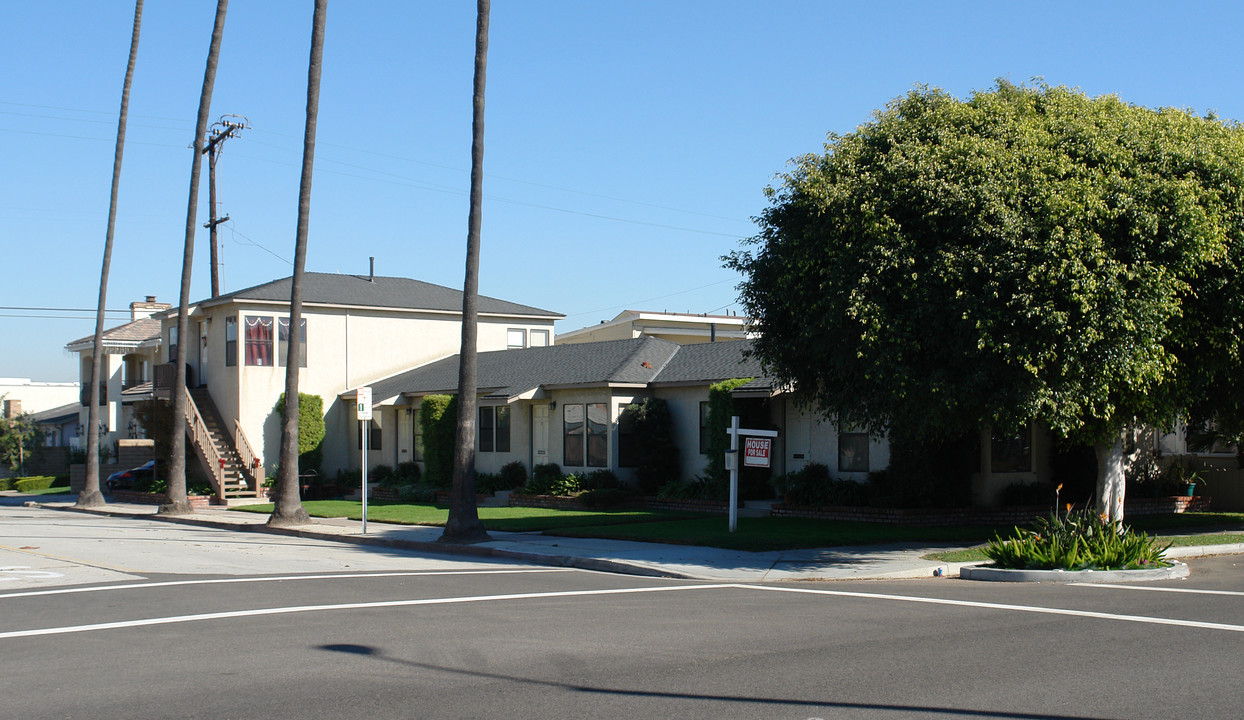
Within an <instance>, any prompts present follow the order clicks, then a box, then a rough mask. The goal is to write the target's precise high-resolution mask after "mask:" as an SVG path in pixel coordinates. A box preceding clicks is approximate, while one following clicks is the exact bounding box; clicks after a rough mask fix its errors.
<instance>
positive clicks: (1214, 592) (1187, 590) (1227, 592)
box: [1067, 583, 1244, 597]
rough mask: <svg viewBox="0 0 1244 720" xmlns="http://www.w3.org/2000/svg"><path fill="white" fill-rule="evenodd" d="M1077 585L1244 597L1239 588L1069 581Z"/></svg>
mask: <svg viewBox="0 0 1244 720" xmlns="http://www.w3.org/2000/svg"><path fill="white" fill-rule="evenodd" d="M1067 584H1068V585H1075V586H1076V587H1089V588H1108V589H1111V590H1146V591H1148V592H1171V593H1189V594H1192V595H1230V596H1233V597H1244V592H1241V591H1239V590H1198V589H1196V588H1175V587H1145V586H1143V585H1112V584H1110V583H1067Z"/></svg>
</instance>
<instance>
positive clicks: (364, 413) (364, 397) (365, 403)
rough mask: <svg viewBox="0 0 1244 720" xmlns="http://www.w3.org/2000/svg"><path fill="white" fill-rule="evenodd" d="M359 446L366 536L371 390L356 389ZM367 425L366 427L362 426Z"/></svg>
mask: <svg viewBox="0 0 1244 720" xmlns="http://www.w3.org/2000/svg"><path fill="white" fill-rule="evenodd" d="M357 400H358V419H359V438H360V441H359V444H360V445H362V446H363V448H362V450H363V455H362V459H363V473H362V474H363V488H362V492H363V534H364V535H366V534H367V446H368V445H370V444H371V388H370V387H361V388H359V389H358V398H357ZM363 423H367V425H363Z"/></svg>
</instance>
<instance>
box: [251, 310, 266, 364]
mask: <svg viewBox="0 0 1244 720" xmlns="http://www.w3.org/2000/svg"><path fill="white" fill-rule="evenodd" d="M245 320H246V364H247V365H268V366H271V365H272V318H270V317H257V316H254V315H247V316H246V318H245Z"/></svg>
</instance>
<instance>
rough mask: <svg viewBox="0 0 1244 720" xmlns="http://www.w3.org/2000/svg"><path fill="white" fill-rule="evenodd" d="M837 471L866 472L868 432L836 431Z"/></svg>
mask: <svg viewBox="0 0 1244 720" xmlns="http://www.w3.org/2000/svg"><path fill="white" fill-rule="evenodd" d="M838 472H868V433H862V432H840V433H838Z"/></svg>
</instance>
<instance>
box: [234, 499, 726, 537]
mask: <svg viewBox="0 0 1244 720" xmlns="http://www.w3.org/2000/svg"><path fill="white" fill-rule="evenodd" d="M302 506H303V508H305V509H306V511H307V514H308V515H310V516H312V517H343V518H350V519H351V520H361V519H362V517H363V506H362V503H359V502H355V501H352V500H307V501H304V502H303V503H302ZM231 509H233V510H240V511H242V512H257V513H270V512H272V504H271V503H268V504H264V505H242V506H239V507H235V508H231ZM479 517H480V520H482V521H483V523H484V527H486V528H487V529H489V530H497V531H500V532H543V531H546V530H553V529H557V528H566V527H579V526H584V525H586V526H594V527H601V526H606V525H615V524H619V523H649V522H656V521H669V520H677V519H679V518H693V517H702V516H701V515H699V514H697V513H686V512H673V511H669V510H553V509H549V508H528V507H483V508H480V509H479ZM448 518H449V510H448V509H446V508H441V507H436V506H435V505H412V504H406V503H386V502H369V503H367V519H368V520H371V521H375V522H385V523H396V524H399V525H444V524H445V521H446V520H447V519H448Z"/></svg>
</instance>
